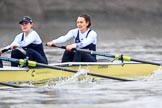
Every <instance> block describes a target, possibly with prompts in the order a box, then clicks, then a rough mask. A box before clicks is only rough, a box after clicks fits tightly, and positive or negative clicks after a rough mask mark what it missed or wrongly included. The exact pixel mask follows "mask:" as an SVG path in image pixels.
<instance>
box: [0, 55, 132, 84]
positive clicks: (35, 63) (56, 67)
mask: <svg viewBox="0 0 162 108" xmlns="http://www.w3.org/2000/svg"><path fill="white" fill-rule="evenodd" d="M0 59H1V60H4V61H9V62H14V63H18V64H20V65H27V66H31V67H37V66H39V67H45V68H51V69H56V70H62V71H66V72H72V73H77V72H78V71H77V70H73V69H68V68H64V67H60V66H50V65H47V64H43V63H38V62H35V61H31V60H24V59H15V58H7V57H1V56H0ZM87 75H91V76H96V77H101V78H108V79H113V80H119V81H134V80H131V79H125V78H117V77H112V76H107V75H101V74H96V73H91V72H87Z"/></svg>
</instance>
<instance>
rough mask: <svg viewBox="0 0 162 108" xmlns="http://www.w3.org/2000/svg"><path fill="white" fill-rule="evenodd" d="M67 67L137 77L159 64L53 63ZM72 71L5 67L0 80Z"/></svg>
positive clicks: (48, 76) (35, 78)
mask: <svg viewBox="0 0 162 108" xmlns="http://www.w3.org/2000/svg"><path fill="white" fill-rule="evenodd" d="M54 65H57V66H63V67H66V68H68V69H75V70H78V69H80V68H81V69H85V70H86V71H88V72H91V73H97V74H100V75H105V76H113V77H117V78H139V77H143V76H148V75H150V74H152V73H153V72H154V71H156V70H157V69H159V67H160V66H155V65H150V64H142V63H125V64H124V65H123V64H121V63H109V62H108V63H59V64H54ZM72 75H74V73H72V72H67V71H63V70H56V69H50V68H30V69H28V68H15V67H7V68H6V67H5V68H1V69H0V82H12V81H21V82H23V81H40V80H46V79H52V78H61V77H70V76H72Z"/></svg>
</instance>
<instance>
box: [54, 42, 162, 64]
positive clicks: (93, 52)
mask: <svg viewBox="0 0 162 108" xmlns="http://www.w3.org/2000/svg"><path fill="white" fill-rule="evenodd" d="M52 46H53V47H57V48H62V49H66V47H65V46H55V45H52ZM73 50H75V51H80V52H85V53H89V54H92V55H98V56H104V57H109V58H115V59H116V60H122V61H135V62H140V63H146V64H151V65H158V66H161V65H162V63H157V62H152V61H146V60H140V59H135V58H131V57H129V56H124V55H122V54H116V55H113V54H108V53H102V52H97V51H92V50H86V49H78V48H73Z"/></svg>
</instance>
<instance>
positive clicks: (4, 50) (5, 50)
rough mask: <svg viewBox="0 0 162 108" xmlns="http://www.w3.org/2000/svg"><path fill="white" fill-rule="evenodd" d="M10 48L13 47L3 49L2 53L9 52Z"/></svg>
mask: <svg viewBox="0 0 162 108" xmlns="http://www.w3.org/2000/svg"><path fill="white" fill-rule="evenodd" d="M8 50H11V48H7V49H3V50H2V53H4V52H7V51H8Z"/></svg>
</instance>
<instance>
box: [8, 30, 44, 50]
mask: <svg viewBox="0 0 162 108" xmlns="http://www.w3.org/2000/svg"><path fill="white" fill-rule="evenodd" d="M22 36H23V40H22ZM31 43H33V44H40V43H42V40H41V38H40V36H39V35H38V33H37V32H36V31H35V30H31V31H30V33H29V34H28V36H25V34H24V35H23V33H19V34H18V35H16V37H15V39H14V41H13V42H12V43H11V44H10V45H9V46H7V48H9V47H10V46H12V45H16V46H18V47H25V46H28V45H29V44H31Z"/></svg>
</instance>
